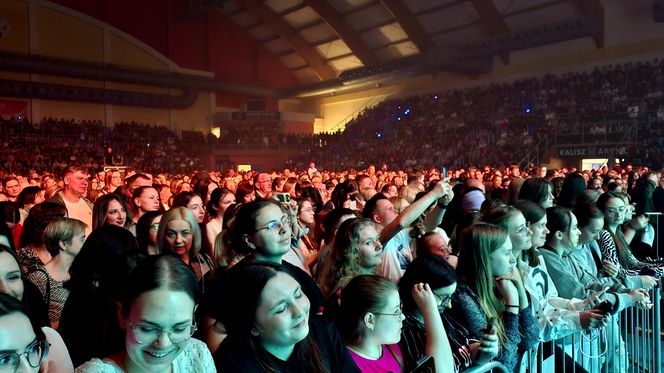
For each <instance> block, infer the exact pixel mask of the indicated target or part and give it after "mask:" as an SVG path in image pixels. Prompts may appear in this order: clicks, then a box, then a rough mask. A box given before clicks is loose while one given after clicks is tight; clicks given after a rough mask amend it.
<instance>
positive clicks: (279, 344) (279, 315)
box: [252, 272, 311, 355]
mask: <svg viewBox="0 0 664 373" xmlns="http://www.w3.org/2000/svg"><path fill="white" fill-rule="evenodd" d="M310 307H311V304H310V303H309V299H308V298H307V296H306V295H304V293H303V292H302V288H301V287H300V284H298V283H297V281H295V280H294V279H293V278H292V277H291V276H289V275H287V274H285V273H283V272H278V273H277V274H276V275H275V276H274V277H273V278H272V279H270V280H269V281H268V282H267V284H266V285H265V288H263V291H262V292H261V296H260V299H259V300H258V308H257V309H256V320H255V326H254V332H252V333H253V334H254V335H256V334H257V335H258V339H259V340H260V343H261V344H262V345H263V347H264V348H265V349H266V350H268V351H270V352H271V353H273V354H275V355H278V351H284V350H286V351H288V350H290V349H292V348H293V346H295V344H296V343H297V342H300V341H301V340H303V339H304V338H306V336H307V335H308V334H309V310H310Z"/></svg>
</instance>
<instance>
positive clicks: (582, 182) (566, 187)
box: [558, 172, 586, 208]
mask: <svg viewBox="0 0 664 373" xmlns="http://www.w3.org/2000/svg"><path fill="white" fill-rule="evenodd" d="M585 190H586V179H584V178H583V175H581V174H579V173H576V172H573V173H571V174H568V175H567V176H566V177H565V181H563V186H562V187H561V188H560V194H559V195H558V205H559V206H562V207H567V208H574V205H576V199H577V198H578V197H579V195H581V193H583V191H585Z"/></svg>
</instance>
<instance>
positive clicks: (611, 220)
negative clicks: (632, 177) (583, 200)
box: [597, 192, 662, 290]
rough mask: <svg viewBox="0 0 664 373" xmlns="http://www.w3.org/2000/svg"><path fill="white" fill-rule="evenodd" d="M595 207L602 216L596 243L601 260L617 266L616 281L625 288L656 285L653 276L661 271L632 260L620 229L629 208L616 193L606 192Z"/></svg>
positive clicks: (655, 265) (632, 256)
mask: <svg viewBox="0 0 664 373" xmlns="http://www.w3.org/2000/svg"><path fill="white" fill-rule="evenodd" d="M597 208H599V209H600V211H602V213H603V214H604V229H602V230H601V231H600V232H599V238H598V240H597V241H598V242H599V247H600V251H601V252H602V260H603V261H607V262H609V263H611V264H613V265H614V266H617V267H618V269H619V270H618V273H617V278H619V279H621V280H622V281H624V283H625V286H627V287H630V288H632V289H634V288H644V289H646V290H650V289H652V287H653V286H655V285H656V284H657V277H660V276H661V275H662V268H661V267H660V266H658V265H657V264H651V263H643V262H641V261H639V260H638V259H636V258H635V257H634V254H632V251H631V249H630V247H629V243H628V242H627V240H626V239H625V236H624V234H623V231H622V229H621V227H622V224H623V223H624V222H625V214H626V213H627V209H628V208H631V207H628V206H627V205H626V204H625V200H624V199H623V198H622V196H621V195H620V194H618V193H614V192H606V193H604V194H602V195H601V196H600V197H599V199H598V200H597ZM630 276H638V277H630ZM630 279H631V280H630ZM634 280H636V281H634Z"/></svg>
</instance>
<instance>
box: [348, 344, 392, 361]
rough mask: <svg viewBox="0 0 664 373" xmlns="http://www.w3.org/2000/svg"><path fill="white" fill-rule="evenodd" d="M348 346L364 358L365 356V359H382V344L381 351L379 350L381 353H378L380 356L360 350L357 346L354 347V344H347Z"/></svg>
mask: <svg viewBox="0 0 664 373" xmlns="http://www.w3.org/2000/svg"><path fill="white" fill-rule="evenodd" d="M346 347H348V348H349V349H350V350H352V351H353V352H355V353H356V354H358V355H360V356H361V357H363V358H365V359H369V360H378V359H380V358H381V357H383V348H382V346H381V348H380V351H379V353H378V357H373V356H371V355H369V354H365V353H364V352H362V351H360V350H358V349H357V348H355V347H352V346H346Z"/></svg>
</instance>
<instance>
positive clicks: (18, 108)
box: [0, 99, 28, 116]
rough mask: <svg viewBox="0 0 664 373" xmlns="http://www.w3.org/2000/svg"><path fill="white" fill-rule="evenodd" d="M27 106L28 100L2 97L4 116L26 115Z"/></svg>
mask: <svg viewBox="0 0 664 373" xmlns="http://www.w3.org/2000/svg"><path fill="white" fill-rule="evenodd" d="M27 107H28V102H27V101H16V100H6V99H0V115H3V116H18V115H19V114H21V115H25V109H26V108H27Z"/></svg>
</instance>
